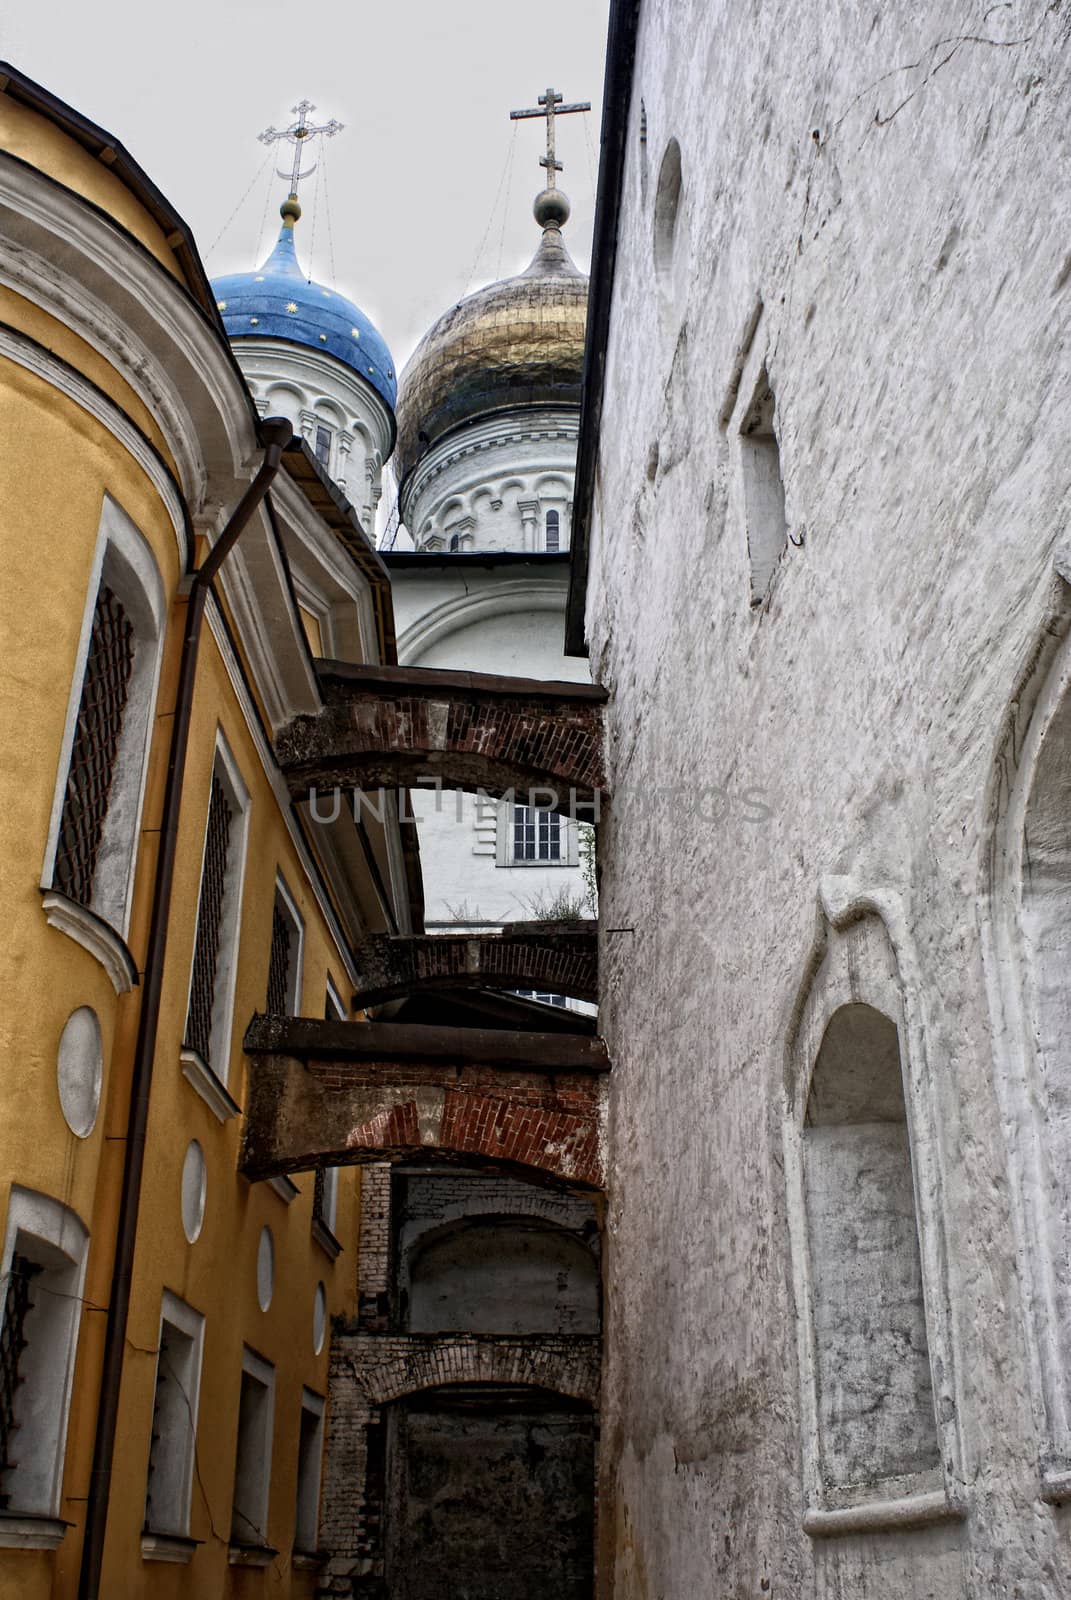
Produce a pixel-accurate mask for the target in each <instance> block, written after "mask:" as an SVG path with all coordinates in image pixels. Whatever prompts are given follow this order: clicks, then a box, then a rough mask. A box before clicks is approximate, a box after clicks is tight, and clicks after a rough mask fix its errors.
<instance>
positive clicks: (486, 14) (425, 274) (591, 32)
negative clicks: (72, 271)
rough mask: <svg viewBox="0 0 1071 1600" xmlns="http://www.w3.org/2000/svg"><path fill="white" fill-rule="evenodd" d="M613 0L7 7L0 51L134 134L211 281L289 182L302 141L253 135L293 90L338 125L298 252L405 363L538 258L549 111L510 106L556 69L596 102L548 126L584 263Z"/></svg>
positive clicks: (289, 102)
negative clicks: (458, 306)
mask: <svg viewBox="0 0 1071 1600" xmlns="http://www.w3.org/2000/svg"><path fill="white" fill-rule="evenodd" d="M607 8H608V7H607V0H531V3H527V4H521V3H520V0H453V3H452V4H449V5H447V4H443V3H436V0H380V3H378V4H375V5H371V4H369V3H368V0H346V3H342V0H325V3H322V4H314V3H309V0H305V3H304V4H300V3H295V0H287V3H285V4H283V3H282V0H214V3H212V4H209V3H208V0H186V3H185V4H184V5H182V6H181V7H171V6H166V7H165V6H162V5H159V4H153V3H152V0H96V3H94V4H92V5H89V4H86V3H85V0H37V3H36V4H33V5H31V4H28V3H27V0H10V3H9V4H8V5H7V6H5V7H4V8H3V12H4V14H3V15H2V16H0V55H2V56H3V57H5V58H6V59H7V60H8V61H11V62H12V63H13V64H14V65H15V66H17V67H19V68H20V69H21V70H22V71H24V72H26V73H28V74H29V75H30V76H31V77H33V78H36V79H37V80H38V82H40V83H42V84H44V85H45V86H46V87H47V88H48V89H50V90H51V91H52V92H53V93H55V94H57V95H59V96H60V98H61V99H63V100H66V101H67V102H68V103H69V104H70V105H72V106H74V107H75V108H76V109H77V110H78V111H81V112H82V113H84V114H85V115H86V116H88V117H91V118H92V119H93V120H94V121H95V122H98V123H100V124H101V125H102V126H103V127H104V128H106V129H107V130H108V132H109V133H111V134H113V135H114V136H115V137H116V138H117V139H119V140H121V141H122V143H123V144H125V145H126V147H127V148H128V150H129V151H130V152H131V154H132V155H133V156H134V158H135V160H137V161H138V162H140V164H141V165H142V166H143V167H144V168H145V170H146V171H147V172H148V174H149V176H150V177H151V178H152V179H153V180H154V181H155V182H156V183H157V184H158V185H159V187H160V188H161V189H162V190H163V192H164V193H165V194H166V195H167V197H168V199H169V200H170V201H171V202H172V203H173V204H174V206H175V207H176V208H177V210H178V211H179V212H180V213H181V214H182V216H183V217H184V218H185V220H186V221H187V222H188V223H189V224H190V226H191V228H192V229H193V231H194V234H195V237H196V239H197V243H198V245H199V247H200V251H201V256H202V258H203V260H204V261H205V264H206V266H207V268H208V271H209V273H210V274H211V275H213V276H214V275H216V274H219V273H223V272H231V271H238V270H243V269H245V268H250V267H252V266H253V265H254V264H255V263H256V262H257V260H258V258H259V257H260V256H261V255H263V254H264V253H266V251H267V249H268V248H269V246H270V242H271V240H272V239H273V238H274V235H275V233H276V231H277V229H278V226H279V221H278V208H279V203H280V201H281V200H282V199H283V197H284V195H285V193H286V187H287V186H286V184H285V182H284V180H283V179H281V178H279V177H277V176H275V175H274V174H275V168H276V167H277V166H284V165H286V166H288V165H289V159H288V157H289V151H290V147H289V146H287V147H285V150H286V154H278V155H277V158H276V159H271V158H269V159H268V160H267V164H265V158H266V156H267V152H266V150H265V148H264V146H262V145H260V144H258V143H257V134H258V133H260V132H261V130H262V129H264V128H266V127H268V125H269V124H274V125H275V126H276V127H283V126H287V125H288V124H289V123H290V122H292V121H293V118H292V116H291V115H290V108H291V106H293V105H294V104H295V103H296V102H297V101H299V100H300V99H302V98H303V97H307V98H308V99H310V100H312V101H313V102H314V104H315V105H316V108H317V109H316V112H315V113H314V114H313V120H314V121H317V122H326V121H328V120H329V119H330V118H332V117H334V118H337V119H338V120H339V121H340V122H342V123H344V124H345V130H344V132H342V133H340V134H338V135H337V136H336V137H335V138H334V139H332V140H330V141H329V142H326V141H318V143H325V144H326V162H323V161H321V166H320V173H319V175H316V174H314V175H313V176H312V177H311V178H310V179H309V180H308V181H307V183H305V184H303V185H302V194H301V199H302V206H303V209H304V216H303V218H302V221H301V224H300V226H299V235H298V250H299V255H300V257H301V259H302V263H303V265H304V267H305V270H306V272H310V275H311V276H312V277H314V278H317V279H320V280H321V281H324V282H327V283H334V284H336V285H337V287H338V288H339V289H341V290H342V291H343V292H344V293H346V294H349V295H351V296H352V297H353V298H354V299H355V300H357V301H358V303H359V304H360V305H361V306H362V307H363V308H364V310H365V311H367V312H368V314H369V316H371V317H372V319H373V321H375V322H376V323H377V324H378V326H379V328H380V329H381V331H382V333H383V335H384V337H385V338H386V340H387V343H388V344H389V345H390V347H391V349H392V351H393V353H394V357H395V360H396V362H397V363H398V366H399V367H401V366H403V365H404V363H405V360H406V358H407V357H408V355H409V353H410V351H411V350H412V348H413V345H414V344H415V343H416V341H417V339H418V338H419V337H420V335H421V334H422V333H423V332H424V330H425V329H426V328H427V326H428V325H429V323H431V322H432V321H433V320H434V318H435V317H436V316H438V315H439V313H440V312H441V311H443V310H445V309H446V308H447V307H448V306H449V305H452V304H453V302H454V301H455V300H457V299H459V298H460V297H461V295H462V294H463V293H464V292H465V291H466V287H468V288H469V289H473V288H476V287H478V286H479V285H480V284H481V283H486V282H488V281H490V280H491V279H493V278H496V277H499V276H505V275H507V274H508V273H510V272H512V271H517V270H519V269H520V268H522V267H523V266H525V265H526V264H527V261H528V260H529V258H530V257H531V255H532V252H533V250H534V248H535V245H536V243H537V229H536V226H535V223H534V222H533V220H532V215H531V204H532V200H533V198H534V196H535V194H536V191H537V190H538V189H539V188H540V187H541V185H542V182H543V172H542V169H541V168H540V167H539V165H538V161H539V156H540V155H541V154H542V153H543V152H544V150H545V136H544V127H545V124H544V123H542V122H538V121H534V120H533V121H530V122H518V123H511V122H510V120H509V112H510V111H511V110H512V109H514V108H517V107H522V106H534V105H535V104H536V101H537V98H538V96H539V95H540V94H542V93H543V92H544V90H545V89H546V87H547V85H548V84H553V85H554V87H555V88H556V89H558V90H559V91H560V92H564V94H565V97H566V100H590V101H591V102H592V110H591V112H590V113H588V114H587V115H586V116H571V117H565V118H563V119H562V120H561V122H560V123H559V124H558V128H559V136H558V158H559V160H561V161H563V162H564V164H565V171H564V173H563V174H562V175H561V177H560V179H559V182H560V185H561V187H562V188H564V189H565V190H566V192H567V193H568V195H569V197H570V199H571V200H572V202H573V216H572V220H571V221H570V223H569V227H568V229H567V232H566V237H567V239H568V242H569V245H570V249H571V250H572V253H573V255H574V257H575V259H576V261H577V263H578V265H580V266H582V267H584V268H585V269H586V268H587V266H588V261H589V251H590V243H591V224H592V215H593V209H594V182H593V168H594V167H595V166H596V165H597V160H598V143H599V116H600V109H601V106H600V101H601V95H602V75H603V64H604V52H605V44H606V17H607ZM585 123H586V124H587V129H586V133H585V129H584V127H583V124H585ZM276 148H277V152H279V151H280V149H281V148H282V147H276ZM511 157H512V159H511ZM325 171H326V195H327V198H328V199H329V201H330V208H329V210H330V238H329V234H328V227H327V214H328V208H327V207H326V206H325V203H324V202H325V187H324V184H323V182H322V181H321V183H320V187H319V192H318V194H317V193H316V186H317V181H318V176H319V178H320V179H321V180H322V179H323V175H324V172H325ZM250 186H252V187H250ZM247 191H249V192H248V193H247ZM243 197H244V198H243ZM236 208H238V210H237V215H236V216H234V217H233V220H229V219H231V214H232V213H233V212H234V211H235V209H236ZM314 211H315V213H316V216H315V236H314V231H313V228H314V223H313V213H314ZM224 230H225V231H224ZM221 232H222V238H220V237H219V235H220V234H221ZM217 240H218V242H217ZM332 245H333V257H334V272H333V273H332V270H331V256H332V248H331V247H332ZM310 255H311V261H310Z"/></svg>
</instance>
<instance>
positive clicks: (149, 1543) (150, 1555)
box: [141, 1528, 204, 1566]
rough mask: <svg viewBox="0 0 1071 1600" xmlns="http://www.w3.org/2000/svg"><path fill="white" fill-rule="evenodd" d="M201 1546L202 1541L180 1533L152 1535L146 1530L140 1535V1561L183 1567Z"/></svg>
mask: <svg viewBox="0 0 1071 1600" xmlns="http://www.w3.org/2000/svg"><path fill="white" fill-rule="evenodd" d="M202 1544H204V1540H203V1539H190V1538H188V1537H187V1536H186V1535H185V1534H182V1533H153V1532H152V1531H150V1530H149V1529H148V1528H146V1529H143V1530H142V1535H141V1559H142V1560H143V1561H169V1562H171V1563H172V1564H173V1565H176V1566H185V1565H186V1564H187V1563H188V1562H189V1561H191V1560H192V1559H193V1556H194V1554H195V1552H196V1550H197V1548H198V1546H199V1545H202Z"/></svg>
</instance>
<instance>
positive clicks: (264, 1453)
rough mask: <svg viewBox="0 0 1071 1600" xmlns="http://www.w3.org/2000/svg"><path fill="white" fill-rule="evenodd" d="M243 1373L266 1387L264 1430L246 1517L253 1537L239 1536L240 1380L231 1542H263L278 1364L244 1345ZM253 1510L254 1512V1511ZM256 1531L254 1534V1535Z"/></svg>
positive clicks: (257, 1543)
mask: <svg viewBox="0 0 1071 1600" xmlns="http://www.w3.org/2000/svg"><path fill="white" fill-rule="evenodd" d="M242 1376H243V1377H248V1378H251V1379H252V1380H253V1382H254V1383H259V1384H261V1385H262V1387H263V1388H264V1390H265V1399H264V1411H263V1415H262V1419H261V1430H260V1431H261V1434H262V1438H261V1441H260V1447H259V1450H256V1448H255V1449H254V1462H253V1464H254V1466H255V1467H256V1470H257V1480H256V1483H255V1484H254V1493H255V1499H256V1504H255V1505H253V1504H250V1505H249V1507H248V1512H249V1513H250V1514H249V1515H248V1518H247V1520H248V1521H249V1524H250V1526H249V1529H248V1533H249V1534H250V1535H251V1536H250V1537H245V1538H237V1537H236V1536H235V1533H234V1523H233V1517H234V1509H235V1500H236V1499H237V1493H238V1473H239V1469H240V1468H241V1466H242V1465H243V1463H242V1436H241V1431H240V1427H241V1384H239V1390H238V1396H239V1411H238V1419H237V1422H236V1429H235V1444H234V1484H233V1489H232V1493H231V1518H232V1521H231V1544H232V1545H253V1546H257V1545H261V1546H265V1545H267V1542H268V1515H269V1510H270V1501H271V1457H272V1444H273V1441H274V1435H275V1368H274V1367H273V1366H272V1364H271V1362H270V1361H265V1360H264V1358H263V1356H258V1355H257V1353H256V1351H255V1350H250V1348H249V1346H248V1345H243V1346H242ZM252 1513H255V1515H253V1514H252ZM254 1535H255V1537H254Z"/></svg>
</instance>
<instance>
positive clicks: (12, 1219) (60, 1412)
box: [0, 1184, 89, 1518]
mask: <svg viewBox="0 0 1071 1600" xmlns="http://www.w3.org/2000/svg"><path fill="white" fill-rule="evenodd" d="M88 1249H89V1233H88V1231H87V1229H86V1228H85V1226H84V1225H83V1224H82V1222H81V1221H80V1220H79V1218H78V1217H76V1216H75V1214H74V1212H73V1211H71V1210H70V1209H69V1208H68V1207H67V1206H65V1205H62V1204H61V1203H60V1202H59V1201H58V1200H53V1199H52V1198H51V1197H50V1196H49V1195H44V1194H37V1193H36V1192H35V1191H34V1190H32V1189H23V1188H21V1187H20V1186H19V1185H17V1184H16V1185H13V1186H12V1189H11V1197H10V1200H9V1202H8V1212H7V1230H6V1233H5V1236H4V1254H3V1262H2V1267H3V1272H2V1278H0V1282H2V1286H3V1302H2V1309H0V1318H2V1320H0V1450H2V1459H0V1494H2V1496H3V1501H4V1504H5V1509H6V1510H7V1511H8V1512H11V1513H18V1512H20V1511H21V1512H25V1513H26V1514H27V1515H30V1516H36V1517H53V1518H54V1517H58V1516H59V1511H60V1494H61V1489H62V1483H63V1462H64V1456H65V1454H66V1444H67V1415H68V1411H69V1408H70V1400H71V1385H72V1383H73V1380H74V1363H75V1356H76V1354H77V1348H78V1330H79V1327H80V1324H81V1311H82V1304H81V1295H82V1287H83V1284H84V1281H85V1270H86V1257H87V1254H88Z"/></svg>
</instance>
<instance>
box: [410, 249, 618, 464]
mask: <svg viewBox="0 0 1071 1600" xmlns="http://www.w3.org/2000/svg"><path fill="white" fill-rule="evenodd" d="M587 310H588V280H587V278H586V277H585V275H584V274H583V273H582V272H581V271H579V269H578V268H577V266H576V265H575V263H574V262H573V259H572V257H571V256H570V254H569V252H568V250H567V249H566V248H565V243H564V241H563V239H562V235H561V229H560V228H559V227H557V226H556V225H555V223H554V222H553V221H550V222H548V224H547V225H546V226H545V227H544V229H543V238H542V240H541V241H540V245H539V249H538V250H537V251H536V253H535V256H534V258H533V260H532V263H531V265H530V266H529V267H527V268H526V269H525V270H524V272H522V273H519V274H518V276H517V277H515V278H505V279H503V280H502V282H500V283H492V284H489V285H488V287H487V288H486V289H479V290H477V292H476V293H475V294H471V295H469V296H468V298H467V299H465V300H461V301H459V302H458V304H457V305H456V306H453V307H452V308H451V309H450V310H449V311H448V312H446V314H445V316H442V317H440V318H439V320H438V322H436V323H435V324H434V325H433V327H432V328H431V329H430V330H429V331H428V332H427V333H426V334H425V335H424V338H423V339H422V340H421V341H420V343H419V344H418V345H417V347H416V350H415V351H414V352H413V355H412V357H411V358H410V361H409V364H408V366H407V367H406V369H405V371H404V373H403V374H402V380H401V390H400V394H399V400H398V413H397V415H398V447H397V454H396V456H395V462H396V465H397V468H398V471H399V473H400V476H401V479H402V481H403V482H404V481H405V479H406V477H407V476H408V475H409V473H410V472H411V471H412V470H413V468H414V467H415V466H416V464H417V462H418V461H419V460H420V458H421V456H422V455H423V454H424V453H425V451H426V450H427V449H428V448H429V447H430V446H431V445H433V444H434V443H435V442H436V440H437V439H441V438H442V436H443V435H444V434H445V433H448V432H450V430H451V429H453V428H456V427H459V426H460V425H461V424H462V423H465V422H472V421H475V419H476V418H477V417H481V416H484V415H486V413H488V412H490V411H499V410H501V409H503V408H504V407H506V406H517V405H579V404H580V379H581V374H582V371H583V366H584V329H585V325H586V322H587Z"/></svg>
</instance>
